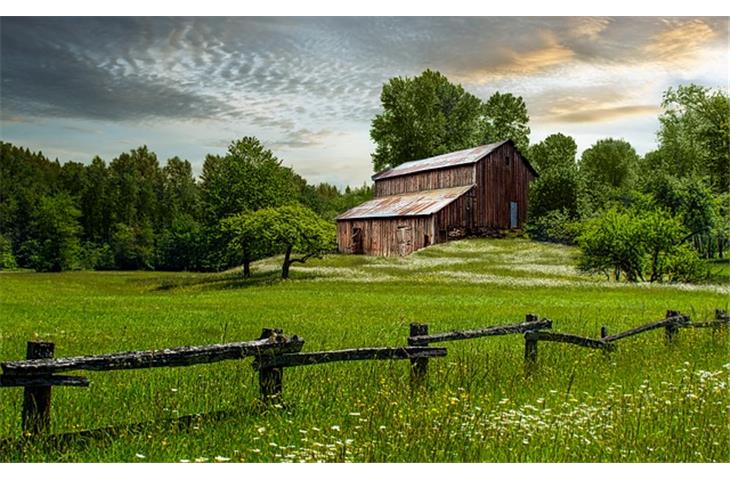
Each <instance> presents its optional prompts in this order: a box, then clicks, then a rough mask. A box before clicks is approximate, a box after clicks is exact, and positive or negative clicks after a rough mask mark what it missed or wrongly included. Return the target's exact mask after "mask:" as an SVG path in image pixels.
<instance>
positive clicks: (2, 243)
mask: <svg viewBox="0 0 730 480" xmlns="http://www.w3.org/2000/svg"><path fill="white" fill-rule="evenodd" d="M16 268H18V265H17V264H16V263H15V255H13V244H12V243H11V242H10V240H8V239H7V238H6V237H4V236H3V235H0V270H14V269H16Z"/></svg>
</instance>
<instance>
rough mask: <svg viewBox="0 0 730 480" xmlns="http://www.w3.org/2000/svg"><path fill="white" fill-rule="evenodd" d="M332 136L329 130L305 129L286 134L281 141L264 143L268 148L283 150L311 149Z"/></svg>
mask: <svg viewBox="0 0 730 480" xmlns="http://www.w3.org/2000/svg"><path fill="white" fill-rule="evenodd" d="M333 135H335V134H334V133H333V132H331V131H329V130H324V129H323V130H318V131H312V130H309V129H307V128H300V129H298V130H294V131H291V132H287V134H286V136H285V137H284V138H283V139H282V140H275V141H268V142H265V143H266V146H267V147H269V148H280V149H283V150H290V149H294V148H311V147H317V146H321V145H323V144H324V143H325V141H326V140H327V139H328V138H329V137H331V136H333Z"/></svg>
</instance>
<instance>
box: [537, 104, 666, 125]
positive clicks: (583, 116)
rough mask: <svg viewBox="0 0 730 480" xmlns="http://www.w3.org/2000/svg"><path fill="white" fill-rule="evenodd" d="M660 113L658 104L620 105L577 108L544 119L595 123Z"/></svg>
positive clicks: (560, 121)
mask: <svg viewBox="0 0 730 480" xmlns="http://www.w3.org/2000/svg"><path fill="white" fill-rule="evenodd" d="M658 113H659V107H658V106H657V105H624V106H618V107H607V108H589V109H583V110H576V111H573V112H568V113H561V114H557V115H550V116H546V117H544V120H545V121H547V122H555V123H594V122H605V121H609V120H615V119H617V118H622V117H634V116H641V115H657V114H658Z"/></svg>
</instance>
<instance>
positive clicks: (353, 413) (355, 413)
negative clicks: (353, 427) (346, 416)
mask: <svg viewBox="0 0 730 480" xmlns="http://www.w3.org/2000/svg"><path fill="white" fill-rule="evenodd" d="M350 416H351V417H359V416H360V412H350Z"/></svg>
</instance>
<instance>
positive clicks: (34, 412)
mask: <svg viewBox="0 0 730 480" xmlns="http://www.w3.org/2000/svg"><path fill="white" fill-rule="evenodd" d="M55 347H56V346H55V344H53V343H50V342H28V346H27V349H26V355H25V358H26V360H35V359H39V358H53V352H54V350H55ZM22 426H23V434H24V435H39V434H44V433H48V431H49V430H50V429H51V387H50V386H45V387H25V388H24V389H23V414H22Z"/></svg>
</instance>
